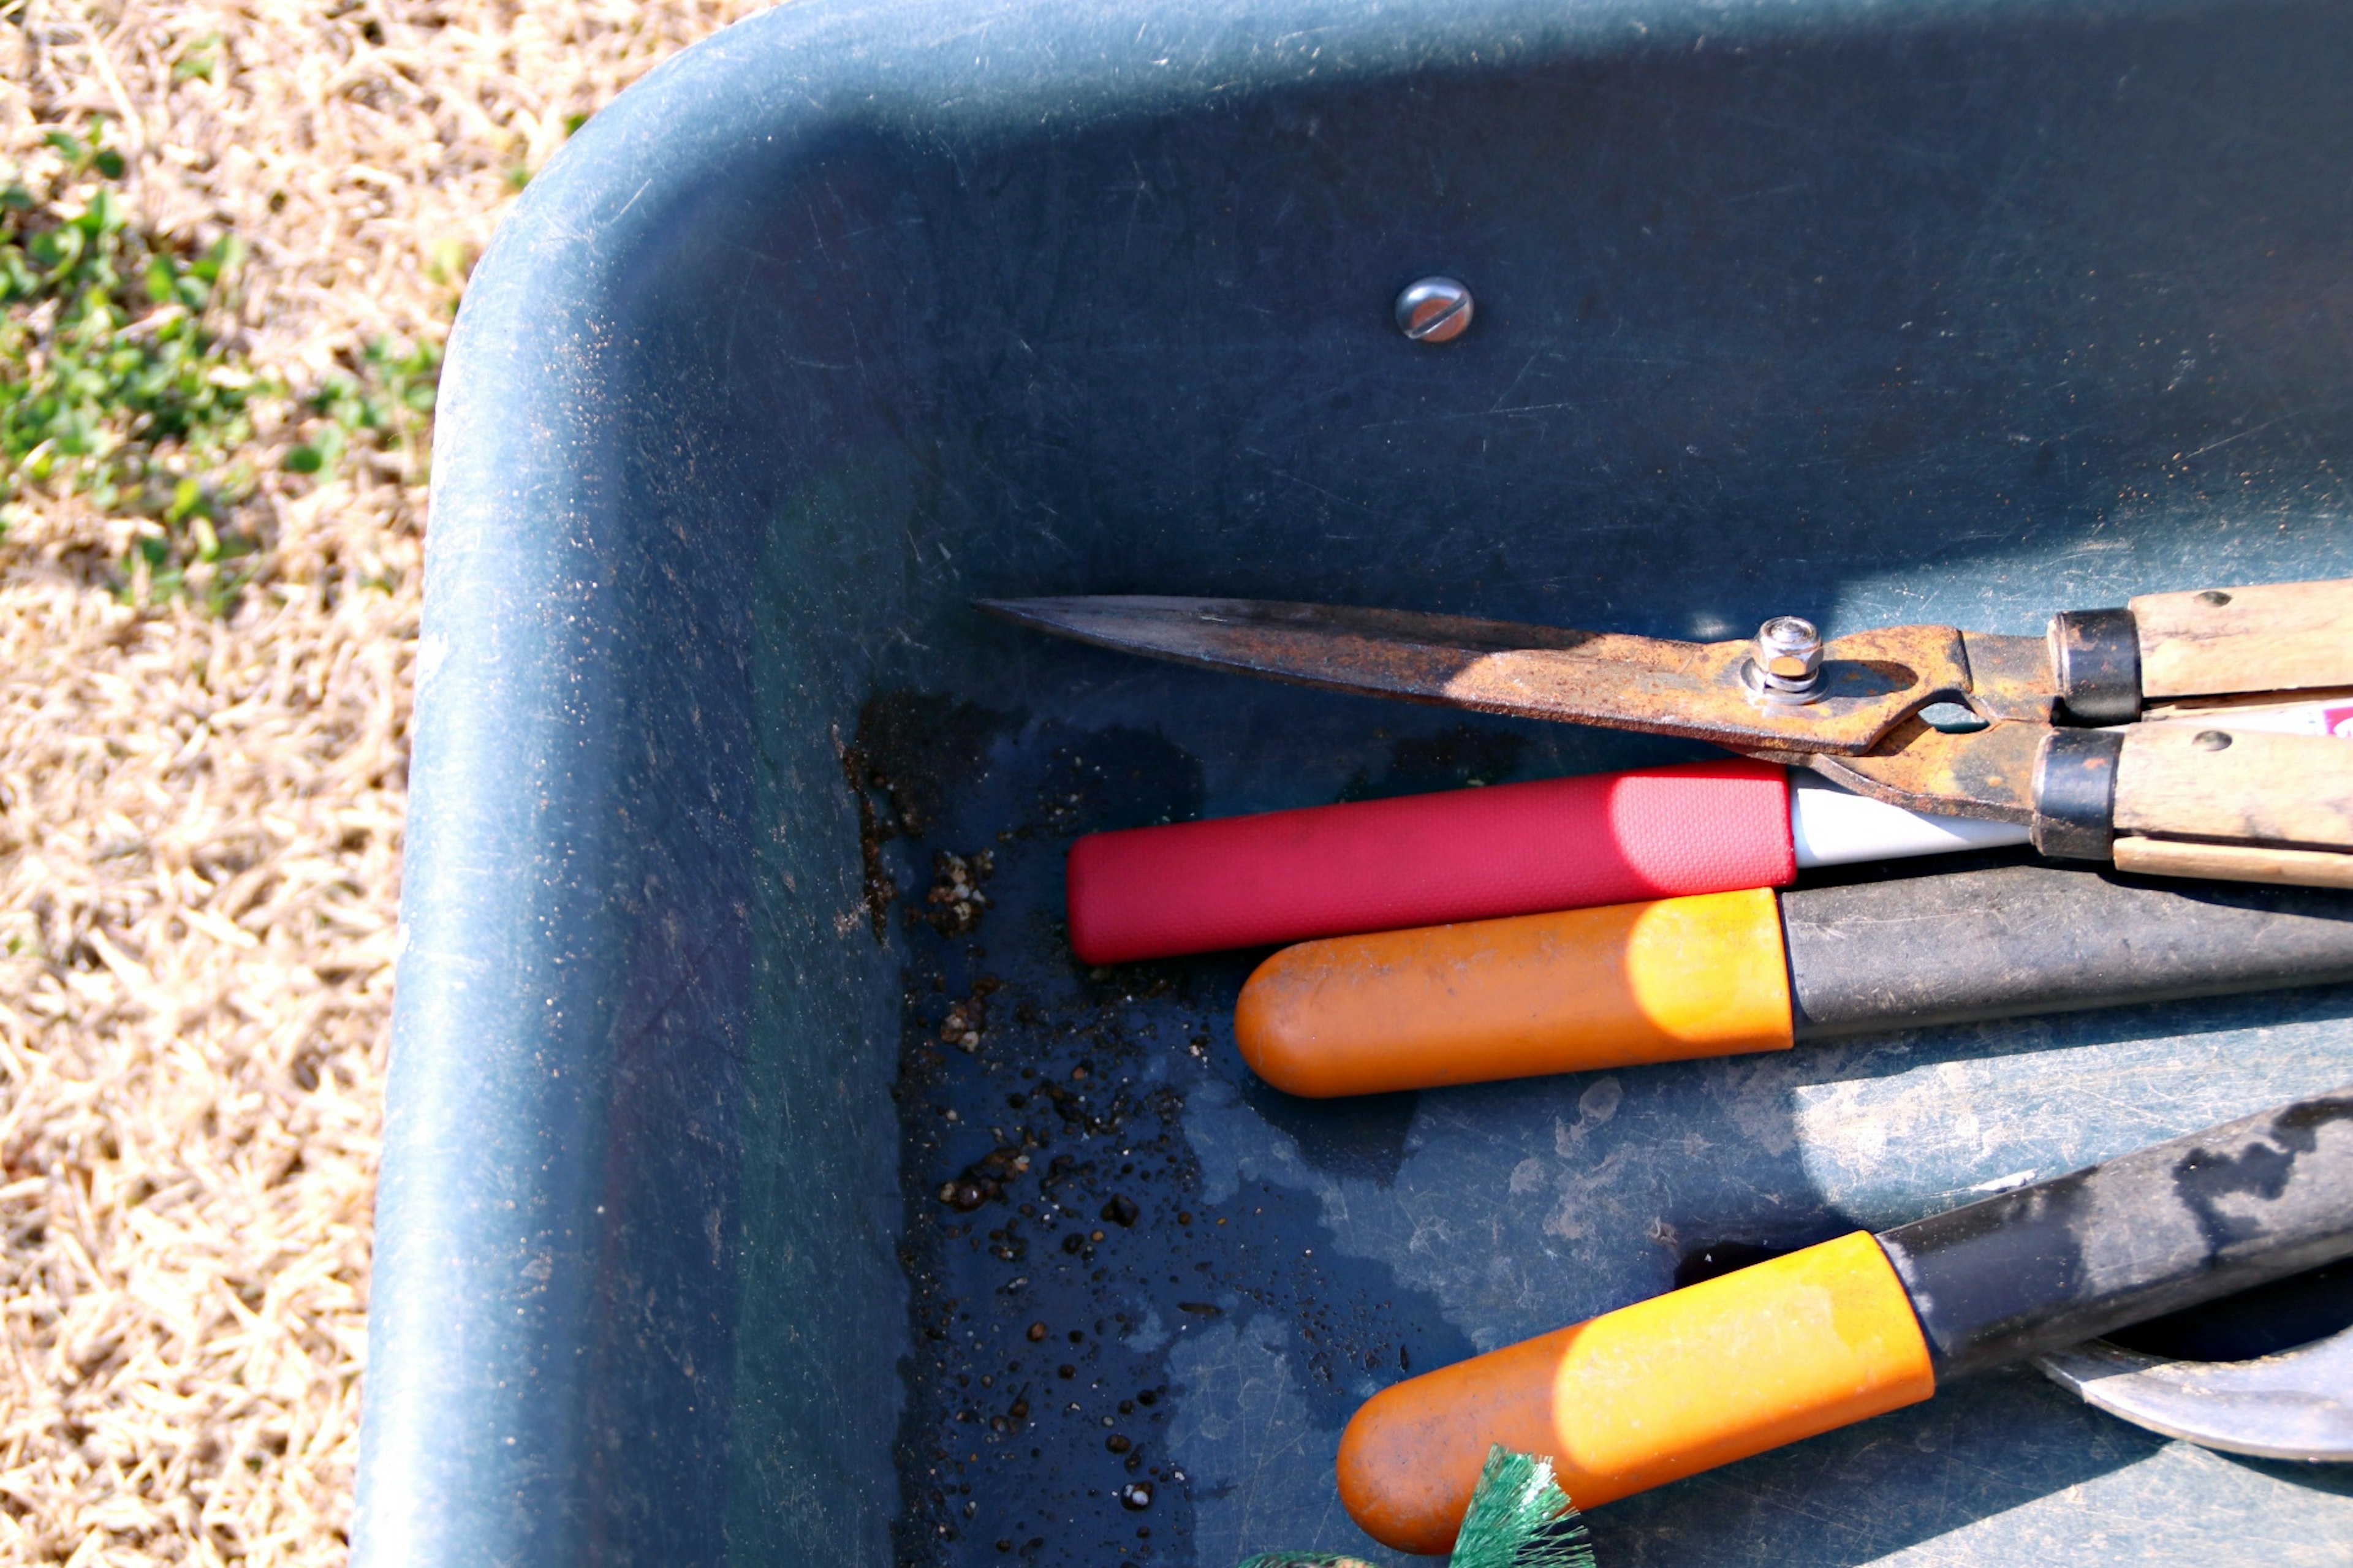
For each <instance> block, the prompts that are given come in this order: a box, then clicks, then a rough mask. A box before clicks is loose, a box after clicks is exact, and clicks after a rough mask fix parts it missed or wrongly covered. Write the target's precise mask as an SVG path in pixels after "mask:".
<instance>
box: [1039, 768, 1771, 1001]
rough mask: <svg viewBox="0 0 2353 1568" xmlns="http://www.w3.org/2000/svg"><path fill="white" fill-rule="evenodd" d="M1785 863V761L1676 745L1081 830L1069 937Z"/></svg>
mask: <svg viewBox="0 0 2353 1568" xmlns="http://www.w3.org/2000/svg"><path fill="white" fill-rule="evenodd" d="M1796 875H1797V857H1796V853H1795V851H1794V850H1793V849H1792V847H1791V846H1790V842H1789V781H1788V773H1787V772H1786V771H1785V770H1783V769H1782V768H1780V767H1779V766H1778V765H1776V764H1774V763H1754V762H1747V761H1745V760H1727V761H1725V762H1715V763H1685V764H1683V765H1682V766H1680V767H1668V768H1641V769H1637V770H1636V771H1634V772H1631V773H1594V774H1590V775H1588V776H1587V777H1584V778H1572V779H1546V780H1541V781H1537V782H1534V783H1529V784H1496V785H1494V786H1493V787H1491V788H1487V789H1462V790H1451V791H1449V792H1447V793H1445V794H1442V795H1409V796H1404V797H1401V798H1398V799H1396V800H1368V801H1359V802H1356V803H1354V804H1351V805H1322V806H1313V807H1310V808H1308V809H1306V810H1303V811H1273V812H1267V813H1265V814H1263V815H1261V816H1229V817H1225V818H1223V819H1220V820H1218V821H1214V822H1180V823H1175V824H1171V825H1169V826H1164V827H1136V828H1130V829H1128V830H1127V831H1125V832H1122V833H1096V834H1091V835H1089V836H1088V837H1084V838H1082V839H1080V840H1079V841H1078V842H1077V843H1076V844H1074V845H1072V846H1071V861H1070V872H1069V893H1070V917H1071V948H1072V949H1073V950H1074V951H1076V952H1077V953H1078V955H1079V957H1080V958H1081V959H1082V960H1084V961H1085V962H1086V963H1129V962H1131V961H1133V960H1135V959H1139V958H1172V957H1175V956H1176V955H1177V954H1178V953H1186V952H1215V951H1217V950H1218V949H1219V948H1229V947H1261V946H1264V945H1267V944H1269V943H1271V942H1300V941H1303V940H1305V939H1307V938H1309V937H1319V936H1348V935H1355V934H1357V933H1360V932H1365V931H1394V930H1398V929H1399V928H1402V927H1406V926H1423V925H1444V924H1448V923H1450V922H1451V921H1476V920H1491V919H1493V918H1495V917H1497V916H1500V915H1525V914H1535V913H1537V912H1539V911H1542V910H1573V909H1583V908H1587V907H1589V906H1591V905H1595V904H1622V903H1630V902H1632V901H1633V900H1637V899H1665V898H1676V897H1680V896H1682V895H1683V894H1686V893H1722V892H1729V891H1731V890H1733V889H1737V888H1778V887H1783V886H1786V885H1787V884H1788V881H1789V880H1790V879H1791V878H1793V877H1795V876H1796Z"/></svg>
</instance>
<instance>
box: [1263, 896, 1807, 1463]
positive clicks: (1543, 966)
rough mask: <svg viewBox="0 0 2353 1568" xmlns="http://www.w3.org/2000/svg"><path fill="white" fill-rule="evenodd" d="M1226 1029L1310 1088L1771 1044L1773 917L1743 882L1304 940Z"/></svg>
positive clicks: (1777, 985)
mask: <svg viewBox="0 0 2353 1568" xmlns="http://www.w3.org/2000/svg"><path fill="white" fill-rule="evenodd" d="M1234 1037H1235V1040H1236V1042H1237V1043H1238V1044H1239V1045H1240V1047H1241V1053H1242V1058H1243V1059H1244V1060H1246V1061H1248V1062H1249V1063H1250V1068H1251V1070H1252V1071H1254V1072H1256V1073H1257V1074H1258V1075H1259V1076H1260V1077H1261V1078H1263V1079H1266V1080H1267V1081H1268V1082H1269V1083H1271V1084H1273V1085H1274V1086H1275V1087H1276V1088H1278V1089H1285V1090H1288V1091H1289V1092H1290V1093H1293V1094H1299V1095H1307V1096H1312V1097H1315V1098H1323V1097H1325V1096H1331V1095H1342V1094H1377V1093H1380V1092H1382V1091H1384V1090H1388V1089H1430V1088H1435V1087H1438V1086H1440V1085H1443V1084H1458V1083H1481V1082H1484V1081H1487V1080H1489V1079H1507V1078H1528V1077H1533V1076H1535V1075H1537V1074H1540V1073H1559V1072H1579V1071H1584V1070H1588V1069H1591V1068H1616V1067H1630V1066H1632V1065H1635V1064H1637V1063H1641V1062H1663V1061H1679V1060H1683V1059H1684V1058H1692V1057H1720V1056H1731V1055H1734V1054H1736V1053H1738V1052H1742V1051H1773V1050H1785V1049H1787V1048H1788V1046H1789V1044H1790V1042H1791V1035H1790V1012H1789V970H1788V959H1787V957H1786V955H1785V953H1784V952H1783V948H1782V940H1781V919H1780V914H1779V910H1778V906H1777V905H1776V903H1775V901H1774V895H1773V892H1772V890H1771V889H1767V888H1755V889H1746V890H1743V891H1740V892H1732V893H1706V894H1701V895H1698V896H1695V897H1692V898H1683V899H1662V900H1655V901H1652V902H1650V903H1640V904H1612V905H1609V906H1606V907H1604V908H1600V909H1588V910H1567V911H1566V912H1564V913H1559V914H1546V915H1520V916H1516V917H1514V918H1512V919H1508V920H1493V921H1467V922H1465V923H1463V924H1461V925H1448V926H1428V927H1423V928H1421V929H1419V930H1414V931H1382V932H1378V933H1377V934H1374V935H1370V936H1352V937H1334V938H1329V939H1326V940H1324V941H1321V942H1302V943H1300V944H1299V945H1298V946H1296V947H1288V948H1285V949H1283V950H1282V952H1278V953H1276V954H1275V955H1274V956H1273V957H1271V958H1270V959H1268V960H1267V961H1266V962H1265V963H1262V964H1261V965H1259V968H1258V972H1257V973H1254V974H1252V975H1251V976H1250V983H1249V984H1247V985H1245V986H1243V987H1242V994H1241V999H1240V1002H1239V1003H1237V1004H1236V1005H1235V1009H1234ZM1480 1452H1481V1453H1482V1455H1483V1454H1484V1453H1485V1450H1484V1449H1483V1448H1482V1449H1481V1450H1480Z"/></svg>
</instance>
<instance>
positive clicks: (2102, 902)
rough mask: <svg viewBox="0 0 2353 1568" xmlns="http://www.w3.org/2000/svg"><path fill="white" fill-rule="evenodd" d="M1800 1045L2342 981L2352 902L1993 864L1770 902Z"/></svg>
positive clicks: (2293, 891)
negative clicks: (1775, 908) (1776, 912)
mask: <svg viewBox="0 0 2353 1568" xmlns="http://www.w3.org/2000/svg"><path fill="white" fill-rule="evenodd" d="M1780 903H1781V932H1782V940H1783V946H1784V951H1785V952H1788V959H1789V982H1790V984H1789V1001H1790V1011H1791V1015H1792V1023H1793V1024H1794V1026H1795V1028H1796V1033H1797V1036H1798V1037H1799V1039H1807V1040H1810V1039H1821V1038H1824V1037H1831V1036H1837V1035H1851V1034H1855V1033H1859V1032H1862V1031H1864V1030H1873V1029H1896V1028H1920V1027H1924V1026H1928V1025H1933V1024H1958V1023H1966V1022H1968V1021H1969V1020H1972V1019H1978V1018H2010V1017H2016V1016H2020V1015H2021V1014H2028V1013H2054V1012H2070V1011H2073V1010H2075V1009H2078V1008H2084V1007H2112V1006H2116V1005H2120V1004H2125V1003H2135V1002H2165V1001H2172V1000H2174V999H2176V998H2179V997H2183V996H2216V995H2224V994H2232V993H2237V992H2244V991H2265V990H2272V989H2275V988H2277V987H2280V986H2286V985H2326V984H2333V983H2336V982H2338V981H2347V980H2353V892H2342V891H2338V890H2337V889H2330V888H2289V887H2275V886H2268V885H2264V884H2261V883H2251V882H2208V881H2190V880H2187V879H2184V880H2179V881H2159V880H2158V879H2154V878H2142V877H2131V878H2127V877H2123V876H2119V875H2117V874H2116V873H2115V872H2099V871H2091V870H2079V869H2075V868H2068V867H2061V866H2002V867H1996V868H1990V869H1988V870H1982V871H1964V872H1960V873H1958V874H1957V875H1952V876H1944V877H1905V878H1900V879H1895V880H1893V881H1885V882H1851V883H1846V884H1843V885H1839V886H1832V887H1827V888H1800V889H1793V890H1792V891H1789V892H1786V893H1783V894H1782V895H1781V900H1780Z"/></svg>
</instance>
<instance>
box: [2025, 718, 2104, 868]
mask: <svg viewBox="0 0 2353 1568" xmlns="http://www.w3.org/2000/svg"><path fill="white" fill-rule="evenodd" d="M2124 746H2125V740H2124V737H2123V736H2122V735H2120V734H2116V733H2115V732H2113V731H2105V730H2053V731H2051V733H2049V734H2048V735H2045V736H2044V737H2042V752H2041V754H2040V755H2038V756H2037V757H2036V759H2035V763H2034V824H2033V826H2032V828H2031V833H2032V836H2033V839H2034V847H2035V848H2037V849H2039V850H2041V851H2042V853H2043V854H2045V855H2049V856H2052V857H2054V858H2058V859H2062V860H2105V859H2107V858H2109V856H2110V853H2111V850H2112V847H2113V846H2114V845H2115V843H2116V759H2117V758H2118V757H2120V756H2121V755H2122V754H2123V752H2124Z"/></svg>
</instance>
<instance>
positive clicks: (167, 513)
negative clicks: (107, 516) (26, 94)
mask: <svg viewBox="0 0 2353 1568" xmlns="http://www.w3.org/2000/svg"><path fill="white" fill-rule="evenodd" d="M47 142H48V144H49V146H50V147H51V148H53V149H54V150H55V151H56V152H57V153H58V156H59V159H60V161H61V163H62V172H61V173H60V174H58V175H57V176H56V177H54V178H52V179H50V180H48V181H47V182H45V184H47V187H48V188H47V191H46V192H42V193H37V192H36V191H35V190H34V189H33V188H31V187H30V186H28V185H27V184H25V183H23V182H22V181H12V182H10V183H9V184H6V186H5V188H0V461H5V468H0V502H6V501H11V500H15V499H16V497H17V496H18V495H20V494H21V493H22V492H23V489H25V487H26V486H27V485H35V486H43V487H48V488H51V489H59V490H67V491H79V492H81V493H83V494H85V495H87V496H88V497H89V499H90V502H91V504H92V505H94V506H96V507H98V508H99V509H100V510H105V511H111V512H125V511H127V512H131V513H132V514H134V515H138V516H142V517H146V518H149V519H152V520H153V521H155V522H156V523H157V524H158V525H159V527H158V531H157V533H156V534H155V535H154V536H153V538H152V539H150V541H149V542H148V543H147V544H144V545H142V549H141V553H142V557H143V556H148V555H153V554H155V553H156V552H160V553H161V558H162V559H163V560H164V561H165V562H167V563H170V566H171V569H172V573H173V576H174V582H177V581H178V580H179V578H180V574H182V573H183V572H184V570H185V566H186V565H187V564H190V563H195V562H197V561H205V562H218V561H221V560H223V559H226V558H228V557H231V556H233V555H235V554H237V553H241V552H248V551H250V549H251V548H252V547H253V546H252V542H251V541H249V540H247V539H244V538H243V537H242V536H236V535H226V536H225V535H224V534H223V533H222V532H221V531H220V528H219V526H218V525H219V524H220V522H221V521H222V519H223V517H224V516H225V515H226V511H227V508H229V507H232V506H234V505H235V504H236V503H237V501H239V500H243V499H244V498H245V496H246V495H247V494H248V493H250V491H251V489H252V488H253V475H252V472H251V469H250V466H249V465H248V464H247V463H246V462H244V461H242V460H241V459H240V458H239V457H238V448H240V447H242V446H243V445H244V444H245V443H246V442H248V440H250V439H251V437H252V435H253V424H252V417H251V405H252V404H253V402H254V400H255V399H256V398H257V397H258V396H259V395H262V394H263V393H264V392H265V391H266V390H267V387H266V386H265V384H264V382H263V380H262V378H260V377H258V376H257V375H255V374H254V373H253V371H252V369H251V367H250V366H248V364H246V363H245V362H244V361H243V360H242V359H241V358H240V357H238V356H237V355H236V354H234V353H229V352H228V351H227V350H226V349H224V348H223V347H222V345H221V342H220V334H219V331H218V318H219V316H220V314H221V312H222V311H223V310H225V309H226V308H227V303H228V300H229V296H230V291H231V289H232V287H233V283H234V279H235V276H236V272H237V266H238V263H239V261H240V260H241V259H242V257H243V250H242V247H240V246H239V245H238V243H237V240H236V238H235V237H223V238H221V239H219V240H216V242H214V243H213V244H212V245H211V246H209V247H206V248H204V249H202V250H198V251H188V250H185V249H182V248H179V247H174V246H173V245H171V244H169V243H167V242H165V241H164V240H163V239H161V238H160V237H157V236H155V235H153V234H151V233H148V232H147V231H145V230H144V229H142V227H140V226H137V225H135V224H133V223H132V221H131V218H130V216H129V215H128V213H127V211H126V209H125V207H124V205H123V203H122V201H121V197H120V196H119V195H118V194H117V187H118V185H119V184H120V183H121V179H122V177H123V173H124V166H123V161H122V156H121V153H118V152H116V151H115V150H114V149H113V148H111V147H109V146H108V145H107V144H106V141H105V121H104V120H103V119H102V118H101V117H96V116H93V117H92V118H91V120H90V121H89V124H88V126H87V128H86V130H85V132H83V133H82V134H79V135H77V134H75V133H74V132H70V131H66V130H55V131H52V132H49V133H48V136H47ZM199 524H201V525H202V526H201V527H199V526H198V525H199Z"/></svg>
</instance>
